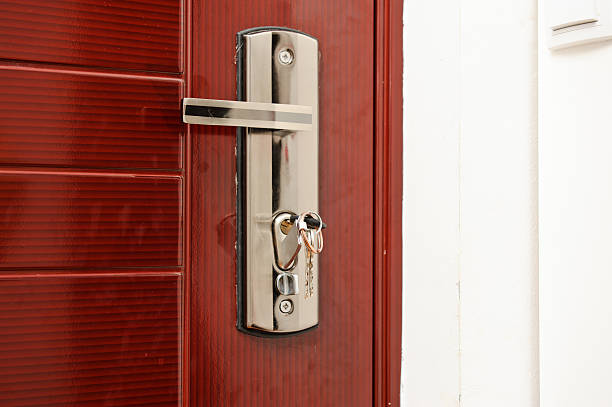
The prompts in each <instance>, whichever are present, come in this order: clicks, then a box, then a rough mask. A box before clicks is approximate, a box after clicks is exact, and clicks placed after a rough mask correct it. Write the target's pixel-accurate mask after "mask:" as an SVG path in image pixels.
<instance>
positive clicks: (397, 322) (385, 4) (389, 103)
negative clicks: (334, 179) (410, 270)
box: [374, 0, 404, 406]
mask: <svg viewBox="0 0 612 407" xmlns="http://www.w3.org/2000/svg"><path fill="white" fill-rule="evenodd" d="M402 6H403V2H402V0H378V1H377V5H376V10H377V13H376V116H375V123H376V144H375V155H376V158H375V168H374V171H375V176H376V178H375V179H376V182H375V229H374V233H375V246H374V259H375V263H374V264H375V270H376V272H375V274H374V321H375V322H374V405H375V406H399V405H400V373H401V331H402V231H401V228H400V227H398V225H401V219H402V190H403V187H402V151H403V150H402V141H403V138H402V136H403V134H402V113H403V110H402V103H403V102H402V71H403V62H404V61H403V58H402V29H403V27H402V15H403V12H402V11H403V10H402V9H403V7H402Z"/></svg>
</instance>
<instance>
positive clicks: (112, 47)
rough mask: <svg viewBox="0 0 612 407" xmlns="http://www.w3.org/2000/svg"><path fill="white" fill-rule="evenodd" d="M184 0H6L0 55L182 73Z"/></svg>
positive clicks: (1, 10) (0, 19)
mask: <svg viewBox="0 0 612 407" xmlns="http://www.w3.org/2000/svg"><path fill="white" fill-rule="evenodd" d="M181 5H182V1H181V0H150V1H124V0H53V1H48V0H2V1H0V59H12V60H20V61H36V62H52V63H62V64H70V65H81V66H97V67H107V68H126V69H137V70H145V71H161V72H181V71H182V68H183V64H182V60H183V58H182V33H181V28H182V27H181V22H182V7H181Z"/></svg>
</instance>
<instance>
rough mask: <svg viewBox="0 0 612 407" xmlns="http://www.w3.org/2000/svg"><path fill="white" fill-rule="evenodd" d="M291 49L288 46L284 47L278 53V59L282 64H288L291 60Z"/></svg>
mask: <svg viewBox="0 0 612 407" xmlns="http://www.w3.org/2000/svg"><path fill="white" fill-rule="evenodd" d="M293 58H294V57H293V51H291V50H290V49H289V48H285V49H283V50H281V51H280V52H279V53H278V60H279V61H280V63H281V64H283V65H289V64H291V63H292V62H293Z"/></svg>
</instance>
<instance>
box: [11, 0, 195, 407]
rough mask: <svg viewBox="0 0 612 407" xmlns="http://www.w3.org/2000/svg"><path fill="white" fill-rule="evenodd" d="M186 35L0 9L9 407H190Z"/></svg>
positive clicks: (36, 1)
mask: <svg viewBox="0 0 612 407" xmlns="http://www.w3.org/2000/svg"><path fill="white" fill-rule="evenodd" d="M182 24H183V16H182V1H180V0H151V1H147V2H144V1H140V0H136V1H129V2H128V1H115V0H78V1H76V0H75V1H73V0H59V1H53V2H51V1H42V0H23V1H12V0H0V59H2V60H3V61H4V62H2V63H1V64H0V89H1V91H0V406H2V407H5V406H6V407H18V406H24V407H25V406H32V407H33V406H37V407H38V406H56V407H68V406H70V407H77V406H78V407H82V406H164V407H178V406H181V405H182V404H183V403H182V402H183V369H184V357H185V346H184V344H183V341H184V337H185V336H184V326H183V324H184V320H185V316H184V313H183V310H184V303H183V301H184V298H185V296H184V287H183V283H182V281H184V267H183V258H184V249H185V246H184V244H183V239H184V232H185V225H184V220H185V211H184V203H185V199H184V194H185V187H184V185H185V182H184V170H183V167H184V162H185V155H184V154H185V141H184V138H185V134H184V132H185V127H184V126H183V125H182V124H181V119H180V111H179V109H180V101H181V98H182V96H183V95H182V93H183V90H184V88H185V86H184V80H183V77H182V74H177V73H179V72H181V71H182V69H183V59H184V58H183V56H184V55H185V54H184V49H183V43H184V41H183V34H184V32H183V26H182ZM135 71H139V72H135ZM153 71H154V72H153ZM162 72H170V73H162Z"/></svg>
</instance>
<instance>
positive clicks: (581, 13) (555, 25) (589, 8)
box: [550, 0, 599, 31]
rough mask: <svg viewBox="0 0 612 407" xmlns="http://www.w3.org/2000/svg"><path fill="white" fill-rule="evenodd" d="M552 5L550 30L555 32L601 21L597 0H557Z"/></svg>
mask: <svg viewBox="0 0 612 407" xmlns="http://www.w3.org/2000/svg"><path fill="white" fill-rule="evenodd" d="M551 4H552V9H551V14H550V15H551V19H550V28H551V29H552V30H553V31H556V30H559V29H562V28H567V27H572V26H576V25H580V24H585V23H594V22H597V21H599V15H598V13H597V2H596V0H555V1H554V2H552V3H551Z"/></svg>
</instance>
